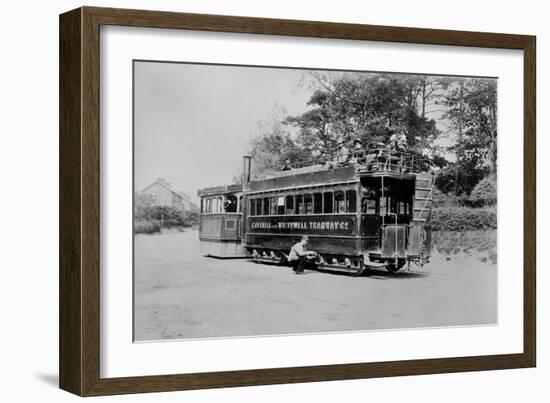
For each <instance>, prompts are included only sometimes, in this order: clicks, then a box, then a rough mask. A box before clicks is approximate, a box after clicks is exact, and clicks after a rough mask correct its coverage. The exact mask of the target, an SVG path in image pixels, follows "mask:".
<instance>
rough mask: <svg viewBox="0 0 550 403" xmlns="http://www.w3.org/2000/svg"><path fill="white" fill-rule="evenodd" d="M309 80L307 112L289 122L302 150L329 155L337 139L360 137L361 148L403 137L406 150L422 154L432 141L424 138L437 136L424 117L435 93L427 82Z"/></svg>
mask: <svg viewBox="0 0 550 403" xmlns="http://www.w3.org/2000/svg"><path fill="white" fill-rule="evenodd" d="M312 76H313V78H314V81H315V82H317V89H316V90H315V91H314V93H313V94H312V96H311V98H310V100H309V102H308V105H309V106H310V109H309V110H308V111H306V112H305V113H303V114H301V115H299V116H293V117H290V118H289V119H287V123H288V124H290V125H293V126H295V127H297V128H298V129H299V133H298V138H297V142H298V143H299V144H300V145H302V146H304V147H309V148H311V149H312V150H315V151H322V152H325V153H327V154H329V155H330V154H333V153H334V152H335V148H336V143H337V140H338V139H344V141H351V139H352V138H355V137H358V138H360V139H361V140H362V141H363V142H364V143H376V142H383V143H388V141H389V139H390V137H391V136H392V135H393V134H395V133H398V134H399V133H403V134H405V136H406V138H407V146H408V148H413V149H421V148H423V147H425V146H426V145H427V144H428V143H429V142H430V141H427V139H429V138H432V139H433V138H435V137H436V136H437V133H438V132H437V128H436V125H435V121H434V120H433V119H428V118H427V117H426V113H425V112H426V111H425V106H426V103H427V102H428V100H430V99H431V97H432V96H433V95H434V94H435V91H436V85H435V84H434V83H433V82H432V81H433V80H432V81H430V79H428V78H427V77H423V76H396V75H389V74H375V73H367V74H365V73H362V74H356V73H346V74H341V75H339V76H332V77H328V78H327V76H321V75H319V74H318V73H312ZM421 95H423V98H421ZM419 102H421V103H420V104H419ZM419 105H422V107H423V108H424V109H423V116H420V115H419V114H418V110H419Z"/></svg>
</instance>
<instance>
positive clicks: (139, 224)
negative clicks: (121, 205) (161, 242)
mask: <svg viewBox="0 0 550 403" xmlns="http://www.w3.org/2000/svg"><path fill="white" fill-rule="evenodd" d="M157 232H160V223H159V222H158V221H146V220H140V221H135V222H134V233H136V234H154V233H157Z"/></svg>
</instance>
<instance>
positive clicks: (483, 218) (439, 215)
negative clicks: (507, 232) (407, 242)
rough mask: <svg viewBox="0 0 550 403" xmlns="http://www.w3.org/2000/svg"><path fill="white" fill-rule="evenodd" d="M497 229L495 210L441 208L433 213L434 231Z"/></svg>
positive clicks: (435, 209)
mask: <svg viewBox="0 0 550 403" xmlns="http://www.w3.org/2000/svg"><path fill="white" fill-rule="evenodd" d="M496 228H497V212H496V209H494V208H471V207H441V208H434V209H433V211H432V229H433V230H434V231H469V230H481V229H496Z"/></svg>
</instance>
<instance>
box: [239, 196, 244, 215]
mask: <svg viewBox="0 0 550 403" xmlns="http://www.w3.org/2000/svg"><path fill="white" fill-rule="evenodd" d="M242 212H243V197H242V196H240V197H239V213H242Z"/></svg>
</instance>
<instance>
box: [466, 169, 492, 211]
mask: <svg viewBox="0 0 550 403" xmlns="http://www.w3.org/2000/svg"><path fill="white" fill-rule="evenodd" d="M470 200H471V201H472V203H475V204H476V205H479V206H492V205H494V204H496V202H497V181H496V177H494V176H488V177H487V178H484V179H482V180H480V181H479V182H478V183H477V185H475V187H474V188H473V189H472V193H470Z"/></svg>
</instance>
